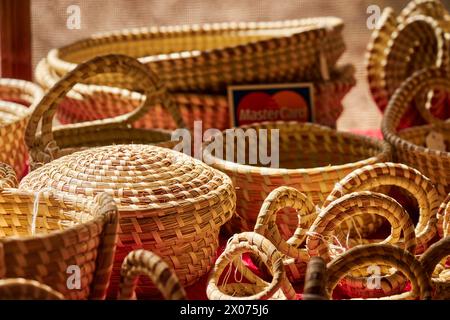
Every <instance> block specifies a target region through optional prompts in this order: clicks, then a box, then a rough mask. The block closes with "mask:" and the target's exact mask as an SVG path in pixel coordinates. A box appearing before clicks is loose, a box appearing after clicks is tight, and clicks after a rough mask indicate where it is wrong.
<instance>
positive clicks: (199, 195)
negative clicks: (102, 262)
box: [19, 144, 234, 218]
mask: <svg viewBox="0 0 450 320" xmlns="http://www.w3.org/2000/svg"><path fill="white" fill-rule="evenodd" d="M19 189H26V190H32V191H39V190H42V189H51V190H55V191H59V192H62V194H78V195H85V196H89V197H91V196H95V195H96V194H98V193H100V192H107V193H109V194H111V195H113V197H114V199H115V200H116V202H117V204H118V207H119V211H120V212H121V217H122V218H123V217H124V216H127V215H129V216H136V214H137V212H140V213H144V212H143V211H145V216H147V217H148V215H152V214H155V215H158V216H163V215H167V214H177V213H185V212H187V211H195V210H200V209H205V208H208V207H212V206H214V205H217V204H220V203H221V202H223V201H225V200H224V199H226V201H232V199H233V198H234V189H233V186H232V183H231V180H230V178H229V177H228V176H227V175H225V174H224V173H222V172H220V171H218V170H215V169H213V168H211V167H209V166H207V165H206V164H204V163H203V162H201V161H199V160H196V159H194V158H192V157H190V156H187V155H185V154H183V153H180V152H177V151H174V150H171V149H167V148H162V147H157V146H151V145H139V144H130V145H112V146H105V147H97V148H91V149H86V150H83V151H79V152H75V153H72V154H70V155H67V156H64V157H61V158H59V159H56V160H54V161H52V162H50V163H48V164H45V165H43V166H42V167H40V168H38V169H36V170H34V171H32V172H31V173H30V174H29V175H27V176H26V177H25V178H24V179H23V180H22V181H21V183H20V186H19Z"/></svg>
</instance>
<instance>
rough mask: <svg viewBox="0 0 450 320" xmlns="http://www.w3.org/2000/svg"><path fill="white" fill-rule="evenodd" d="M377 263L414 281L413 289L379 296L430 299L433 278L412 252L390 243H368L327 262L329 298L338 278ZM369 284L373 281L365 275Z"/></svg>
mask: <svg viewBox="0 0 450 320" xmlns="http://www.w3.org/2000/svg"><path fill="white" fill-rule="evenodd" d="M377 265H381V266H385V265H389V266H392V267H394V268H396V269H397V270H399V271H401V272H402V273H403V274H404V275H405V276H406V277H407V278H408V279H409V280H410V281H411V286H412V290H411V291H408V292H404V293H401V294H396V295H389V293H388V295H387V296H384V297H380V299H387V300H399V299H400V300H403V299H416V298H420V299H430V298H431V290H432V288H431V284H430V277H429V276H428V275H427V273H426V271H425V268H424V266H423V265H422V263H420V262H419V261H418V260H417V259H416V258H415V257H414V255H412V254H411V253H410V252H408V251H405V250H403V249H402V248H399V247H396V246H392V245H389V244H366V245H360V246H356V247H354V248H352V249H350V250H348V251H346V252H345V253H344V254H343V255H341V256H339V257H338V258H336V259H334V260H333V261H331V262H330V263H328V265H327V269H328V270H327V273H328V281H327V284H326V295H327V298H328V299H329V298H330V297H331V296H332V293H333V291H334V289H335V287H336V286H337V284H338V283H339V281H340V280H341V279H342V278H343V277H344V276H345V275H346V274H347V273H349V272H350V271H352V270H355V269H361V268H367V267H370V266H377ZM383 281H384V279H382V280H381V286H382V287H383V286H384V283H383ZM369 283H371V282H369V281H367V278H366V281H365V284H366V286H369ZM374 285H376V284H374ZM388 290H389V289H388ZM389 291H390V290H389Z"/></svg>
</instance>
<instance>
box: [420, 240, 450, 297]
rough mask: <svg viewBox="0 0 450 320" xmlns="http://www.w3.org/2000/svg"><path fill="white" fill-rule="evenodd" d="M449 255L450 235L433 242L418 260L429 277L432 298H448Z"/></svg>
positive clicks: (449, 284)
mask: <svg viewBox="0 0 450 320" xmlns="http://www.w3.org/2000/svg"><path fill="white" fill-rule="evenodd" d="M449 255H450V236H449V235H448V234H446V237H445V238H443V239H441V240H439V241H438V242H436V243H435V244H433V245H432V246H431V247H430V248H429V249H428V250H427V251H426V252H425V253H424V254H423V255H422V256H421V257H420V261H421V262H422V265H423V266H424V268H425V271H426V272H427V275H428V276H429V277H431V282H432V286H433V299H440V300H444V299H445V300H450V273H449V271H450V270H449V268H448V260H447V258H448V256H449Z"/></svg>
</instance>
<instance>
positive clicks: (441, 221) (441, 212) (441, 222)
mask: <svg viewBox="0 0 450 320" xmlns="http://www.w3.org/2000/svg"><path fill="white" fill-rule="evenodd" d="M437 219H438V231H439V236H440V237H441V238H442V237H447V236H450V193H449V194H448V195H447V197H445V199H444V201H443V202H442V203H441V205H440V206H439V209H438V212H437Z"/></svg>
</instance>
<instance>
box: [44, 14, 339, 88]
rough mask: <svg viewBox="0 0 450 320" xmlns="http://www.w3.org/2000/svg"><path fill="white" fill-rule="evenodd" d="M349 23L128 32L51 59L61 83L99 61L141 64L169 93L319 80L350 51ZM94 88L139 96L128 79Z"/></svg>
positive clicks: (107, 78)
mask: <svg viewBox="0 0 450 320" xmlns="http://www.w3.org/2000/svg"><path fill="white" fill-rule="evenodd" d="M342 29H343V23H342V21H341V20H340V19H338V18H334V17H324V18H312V19H303V20H291V21H278V22H257V23H254V22H251V23H222V24H210V25H208V24H206V25H192V26H169V27H160V28H150V29H134V30H123V31H117V32H112V33H106V34H99V35H94V36H92V37H90V38H87V39H84V40H79V41H77V42H75V43H73V44H70V45H67V46H65V47H62V48H60V49H53V50H51V51H50V52H49V54H48V56H47V61H48V63H49V65H50V67H51V69H53V70H55V72H56V73H57V74H58V75H59V76H61V75H64V74H65V73H67V72H68V71H70V70H72V69H73V68H74V67H75V65H76V64H78V63H81V62H84V61H86V60H88V59H90V58H93V57H95V56H98V55H105V54H110V53H119V54H125V55H129V56H132V57H135V58H140V61H141V62H143V63H145V64H146V65H147V66H148V67H149V68H151V69H152V70H153V71H155V72H156V73H157V74H158V75H161V77H162V79H163V81H164V82H165V83H167V85H168V89H169V90H170V91H185V92H187V91H191V92H192V91H194V92H195V91H197V92H198V91H208V92H218V91H222V90H224V89H225V88H226V85H228V84H231V83H233V84H239V83H271V82H286V81H291V80H293V79H296V78H297V77H302V78H303V79H304V80H305V81H306V80H318V79H323V78H324V76H325V77H326V75H327V74H326V73H327V68H331V67H333V66H334V65H335V63H336V61H337V60H338V59H339V57H340V56H341V55H342V53H343V52H344V50H345V45H344V42H343V38H342ZM88 83H91V84H96V83H102V84H104V85H110V86H113V87H120V88H127V89H133V85H132V84H131V85H130V84H129V83H128V82H127V81H126V79H123V78H122V77H115V76H113V75H100V76H98V77H95V78H93V79H91V80H90V81H89V82H88Z"/></svg>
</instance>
